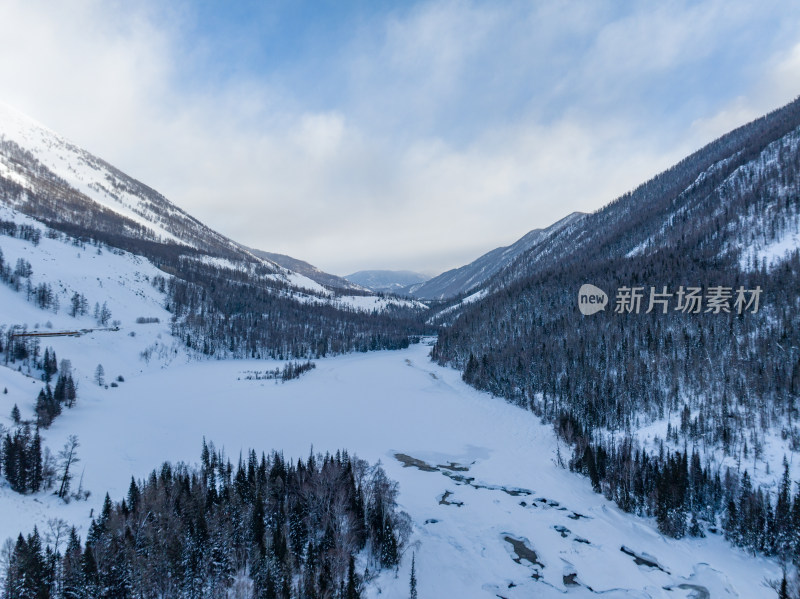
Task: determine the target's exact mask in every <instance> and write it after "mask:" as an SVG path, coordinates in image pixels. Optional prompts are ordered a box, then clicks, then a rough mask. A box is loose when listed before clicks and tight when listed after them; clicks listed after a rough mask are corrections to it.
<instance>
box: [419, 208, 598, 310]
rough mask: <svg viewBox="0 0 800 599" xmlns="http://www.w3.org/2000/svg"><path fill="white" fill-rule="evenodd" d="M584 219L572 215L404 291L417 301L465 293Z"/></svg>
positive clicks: (574, 213) (580, 214)
mask: <svg viewBox="0 0 800 599" xmlns="http://www.w3.org/2000/svg"><path fill="white" fill-rule="evenodd" d="M584 216H586V215H585V214H584V213H582V212H573V213H572V214H569V215H567V216H565V217H564V218H562V219H561V220H559V221H557V222H555V223H553V224H552V225H550V226H549V227H546V228H544V229H534V230H533V231H529V232H528V233H526V234H525V235H523V236H522V237H521V238H520V239H519V240H517V241H516V242H514V243H513V244H511V245H509V246H506V247H499V248H495V249H493V250H492V251H490V252H487V253H486V254H484V255H483V256H481V257H480V258H478V259H477V260H474V261H473V262H470V263H469V264H466V265H464V266H461V267H459V268H454V269H452V270H448V271H447V272H443V273H442V274H440V275H439V276H436V277H434V278H432V279H430V280H429V281H426V282H425V283H423V284H422V285H415V286H413V287H411V288H410V289H409V290H408V291H409V293H410V294H411V295H413V296H414V297H418V298H420V299H439V300H442V299H447V298H449V297H455V296H457V295H461V294H465V293H468V292H470V291H471V290H474V289H475V288H477V287H479V286H480V285H481V284H482V283H484V282H485V281H487V280H489V279H490V278H491V277H492V275H494V274H495V273H497V272H498V271H500V270H502V269H503V268H505V267H506V266H508V265H509V264H511V263H512V262H513V261H514V260H515V259H516V258H517V256H519V255H520V254H522V253H523V252H526V251H528V250H530V249H531V248H533V247H536V246H543V245H546V244H547V241H548V239H550V238H551V237H552V236H553V235H555V234H556V233H558V232H559V231H560V230H562V229H564V228H565V227H568V226H570V225H572V224H574V223H575V222H577V221H579V220H580V219H581V218H583V217H584Z"/></svg>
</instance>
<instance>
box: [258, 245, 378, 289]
mask: <svg viewBox="0 0 800 599" xmlns="http://www.w3.org/2000/svg"><path fill="white" fill-rule="evenodd" d="M249 251H250V252H252V253H253V254H254V255H255V256H258V257H259V258H265V259H266V260H271V261H272V262H274V263H275V264H278V265H279V266H283V267H284V268H288V269H289V270H291V271H294V272H296V273H298V274H301V275H303V276H304V277H308V278H309V279H311V280H312V281H316V282H317V283H319V284H320V285H324V286H325V287H328V288H332V289H345V290H348V291H363V292H369V289H367V288H366V287H362V286H361V285H357V284H355V283H352V282H350V281H348V280H347V279H346V278H344V277H337V276H336V275H332V274H330V273H327V272H325V271H323V270H320V269H319V268H317V267H316V266H314V265H313V264H309V263H308V262H306V261H305V260H299V259H297V258H292V257H291V256H287V255H286V254H276V253H274V252H265V251H263V250H255V249H252V248H250V249H249Z"/></svg>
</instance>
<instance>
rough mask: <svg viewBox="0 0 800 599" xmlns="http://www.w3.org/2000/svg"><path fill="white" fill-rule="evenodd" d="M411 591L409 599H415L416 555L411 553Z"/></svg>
mask: <svg viewBox="0 0 800 599" xmlns="http://www.w3.org/2000/svg"><path fill="white" fill-rule="evenodd" d="M410 587H411V591H410V594H409V599H417V569H416V555H414V554H412V555H411V582H410Z"/></svg>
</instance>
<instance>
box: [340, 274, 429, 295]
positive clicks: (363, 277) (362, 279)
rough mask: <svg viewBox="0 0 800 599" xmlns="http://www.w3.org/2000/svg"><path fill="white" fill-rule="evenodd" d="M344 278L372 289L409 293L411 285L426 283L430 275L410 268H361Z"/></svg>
mask: <svg viewBox="0 0 800 599" xmlns="http://www.w3.org/2000/svg"><path fill="white" fill-rule="evenodd" d="M344 278H345V279H347V280H348V281H352V282H353V283H356V284H357V285H361V286H362V287H366V288H367V289H371V290H372V291H384V292H390V293H407V292H408V288H409V287H412V286H414V285H419V284H421V283H424V282H425V281H427V280H428V279H429V278H430V277H429V276H427V275H424V274H422V273H418V272H413V271H410V270H359V271H358V272H354V273H353V274H350V275H347V276H346V277H344Z"/></svg>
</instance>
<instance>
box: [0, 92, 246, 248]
mask: <svg viewBox="0 0 800 599" xmlns="http://www.w3.org/2000/svg"><path fill="white" fill-rule="evenodd" d="M0 140H2V141H3V142H5V143H4V144H2V145H0V148H2V149H1V150H0V177H2V176H7V177H11V178H12V180H15V181H16V182H18V183H20V184H21V185H22V186H23V187H25V188H26V189H27V190H29V191H31V192H36V191H42V189H43V188H46V187H47V186H48V185H49V184H52V183H53V182H52V180H51V181H47V180H46V178H44V177H43V176H42V172H41V170H40V168H36V167H44V168H45V169H47V171H49V173H50V174H52V175H55V177H57V178H58V179H60V180H61V182H63V183H66V184H67V185H68V186H69V187H70V188H71V189H72V190H74V191H75V192H77V194H80V195H82V196H84V197H85V198H88V199H90V200H91V201H93V202H96V203H97V204H99V205H100V206H102V207H103V208H106V209H108V210H110V211H112V212H114V213H116V214H118V215H120V216H121V217H123V218H125V219H127V220H130V221H133V222H135V223H137V224H138V225H140V226H142V227H144V228H146V229H147V230H148V231H150V232H151V233H152V235H153V237H154V238H155V239H157V240H162V241H171V242H178V243H182V244H185V245H189V246H191V247H194V248H199V249H203V250H207V251H213V250H216V251H217V252H223V253H224V254H233V255H237V254H241V250H240V249H239V248H238V247H237V246H236V245H235V244H233V243H232V242H231V241H230V240H229V239H227V238H226V237H224V236H223V235H220V234H219V233H217V232H215V231H213V230H212V229H210V228H208V227H206V226H205V225H203V224H202V223H201V222H199V221H198V220H197V219H195V218H193V217H192V216H190V215H189V214H187V213H186V212H184V211H183V210H181V209H180V208H178V207H177V206H175V205H174V204H172V203H171V202H169V201H168V200H167V199H166V198H165V197H164V196H162V195H161V194H159V193H158V192H157V191H155V190H154V189H151V188H150V187H148V186H147V185H144V184H143V183H141V182H139V181H137V180H135V179H133V178H132V177H129V176H128V175H126V174H125V173H123V172H121V171H120V170H118V169H116V168H114V167H113V166H111V165H110V164H108V163H107V162H105V161H103V160H101V159H100V158H98V157H96V156H94V155H92V154H90V153H89V152H87V151H85V150H83V149H81V148H79V147H77V146H76V145H74V144H72V143H70V142H69V141H67V140H66V139H64V138H63V137H62V136H60V135H59V134H57V133H55V132H54V131H51V130H50V129H48V128H47V127H45V126H43V125H41V124H39V123H37V122H36V121H34V120H33V119H31V118H29V117H28V116H26V115H24V114H22V113H20V112H18V111H16V110H14V109H13V108H11V107H9V106H7V105H5V104H2V103H0ZM9 142H13V144H15V145H16V147H14V145H11V144H9ZM15 150H17V151H15ZM18 150H22V151H23V153H20V152H18ZM31 158H33V159H34V160H35V161H36V162H32V161H31V160H30V159H31ZM37 163H38V164H37ZM10 199H11V198H8V197H6V199H5V201H9V200H10ZM29 201H30V200H29V198H26V197H20V198H15V199H14V201H13V202H12V203H13V204H16V205H17V206H18V207H20V208H22V209H24V208H25V205H26V204H27V203H28V202H29Z"/></svg>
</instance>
